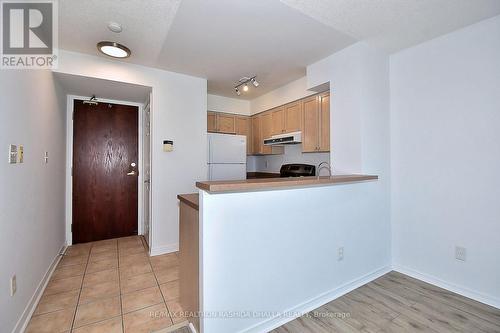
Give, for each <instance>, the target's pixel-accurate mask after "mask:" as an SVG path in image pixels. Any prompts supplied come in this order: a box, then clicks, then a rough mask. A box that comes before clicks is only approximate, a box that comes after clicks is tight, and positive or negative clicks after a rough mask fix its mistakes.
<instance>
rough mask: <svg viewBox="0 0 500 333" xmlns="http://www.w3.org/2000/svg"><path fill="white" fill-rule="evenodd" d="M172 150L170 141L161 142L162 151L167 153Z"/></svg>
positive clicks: (172, 145) (172, 143) (172, 144)
mask: <svg viewBox="0 0 500 333" xmlns="http://www.w3.org/2000/svg"><path fill="white" fill-rule="evenodd" d="M173 150H174V142H173V141H171V140H164V141H163V151H164V152H166V153H168V152H171V151H173Z"/></svg>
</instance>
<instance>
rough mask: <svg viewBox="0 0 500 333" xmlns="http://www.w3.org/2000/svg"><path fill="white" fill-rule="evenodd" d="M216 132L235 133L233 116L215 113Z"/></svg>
mask: <svg viewBox="0 0 500 333" xmlns="http://www.w3.org/2000/svg"><path fill="white" fill-rule="evenodd" d="M217 132H219V133H227V134H235V133H236V126H235V117H234V116H231V115H227V114H217Z"/></svg>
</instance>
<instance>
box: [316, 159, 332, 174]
mask: <svg viewBox="0 0 500 333" xmlns="http://www.w3.org/2000/svg"><path fill="white" fill-rule="evenodd" d="M321 169H327V170H328V176H330V177H331V176H332V169H331V166H330V163H328V162H321V163H320V164H319V165H318V178H319V174H320V173H321Z"/></svg>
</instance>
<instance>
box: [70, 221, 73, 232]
mask: <svg viewBox="0 0 500 333" xmlns="http://www.w3.org/2000/svg"><path fill="white" fill-rule="evenodd" d="M70 229H71V232H73V223H71V227H70Z"/></svg>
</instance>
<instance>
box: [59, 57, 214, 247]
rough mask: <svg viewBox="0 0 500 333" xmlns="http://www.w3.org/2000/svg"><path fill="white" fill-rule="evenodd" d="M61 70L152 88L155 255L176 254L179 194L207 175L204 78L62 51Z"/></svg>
mask: <svg viewBox="0 0 500 333" xmlns="http://www.w3.org/2000/svg"><path fill="white" fill-rule="evenodd" d="M57 71H58V72H61V73H67V74H74V75H83V76H89V77H95V78H101V79H107V80H114V81H119V82H126V83H133V84H140V85H144V86H150V87H152V95H153V100H152V102H151V105H152V116H151V122H152V126H151V129H152V133H151V139H152V151H151V155H152V156H151V158H152V177H151V182H152V185H151V194H152V216H151V217H152V225H151V232H152V235H153V237H152V245H151V251H152V253H153V254H160V253H165V252H171V251H175V250H177V249H178V239H179V208H178V200H177V197H176V196H177V194H180V193H189V192H193V191H194V190H195V181H197V180H200V179H206V175H207V170H206V167H207V165H206V160H207V158H206V131H207V129H206V124H207V120H206V112H207V83H206V80H205V79H200V78H196V77H192V76H187V75H182V74H177V73H172V72H167V71H163V70H158V69H153V68H149V67H143V66H138V65H132V64H128V63H124V62H119V61H111V60H108V59H105V58H103V57H95V56H89V55H84V54H79V53H74V52H68V51H60V53H59V68H58V69H57ZM163 140H173V141H174V151H173V152H171V153H164V152H163V151H162V145H163Z"/></svg>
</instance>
